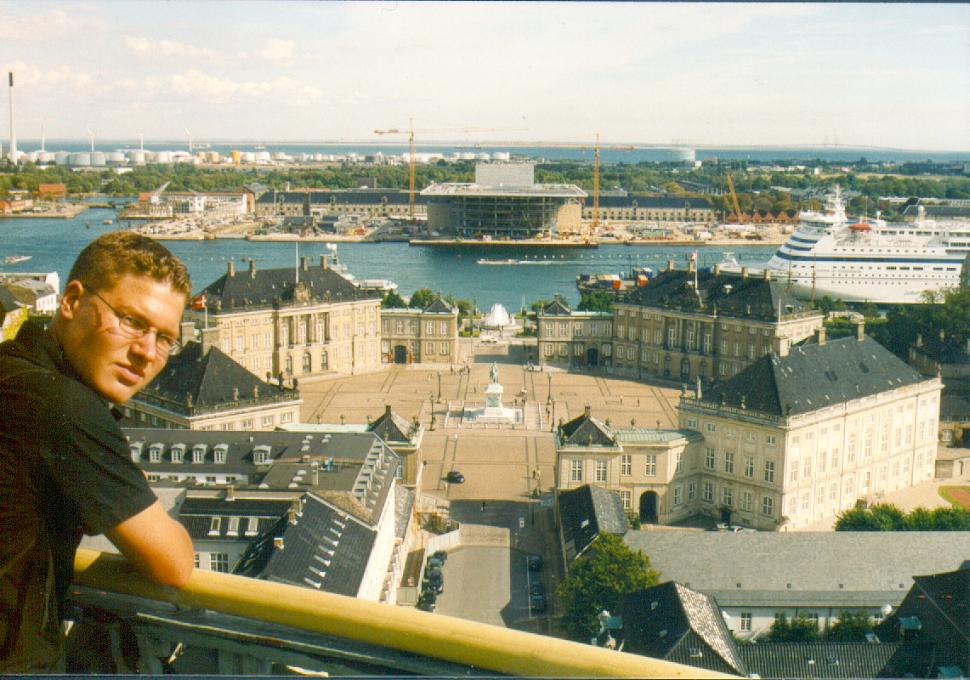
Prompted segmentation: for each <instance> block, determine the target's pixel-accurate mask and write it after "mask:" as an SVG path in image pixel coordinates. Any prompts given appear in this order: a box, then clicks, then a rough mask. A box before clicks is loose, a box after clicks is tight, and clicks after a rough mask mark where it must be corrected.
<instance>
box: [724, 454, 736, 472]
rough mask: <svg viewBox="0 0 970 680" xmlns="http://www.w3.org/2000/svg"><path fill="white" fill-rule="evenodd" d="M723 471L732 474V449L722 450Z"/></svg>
mask: <svg viewBox="0 0 970 680" xmlns="http://www.w3.org/2000/svg"><path fill="white" fill-rule="evenodd" d="M724 471H725V472H727V473H728V474H734V451H725V452H724Z"/></svg>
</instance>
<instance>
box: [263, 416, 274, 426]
mask: <svg viewBox="0 0 970 680" xmlns="http://www.w3.org/2000/svg"><path fill="white" fill-rule="evenodd" d="M260 423H262V426H263V427H273V416H263V419H262V420H261V421H260Z"/></svg>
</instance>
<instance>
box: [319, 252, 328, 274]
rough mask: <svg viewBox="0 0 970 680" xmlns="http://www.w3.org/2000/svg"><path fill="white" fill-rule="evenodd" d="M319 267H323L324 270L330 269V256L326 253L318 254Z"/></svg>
mask: <svg viewBox="0 0 970 680" xmlns="http://www.w3.org/2000/svg"><path fill="white" fill-rule="evenodd" d="M320 269H323V270H324V271H326V270H327V269H330V258H329V257H327V256H326V255H321V256H320Z"/></svg>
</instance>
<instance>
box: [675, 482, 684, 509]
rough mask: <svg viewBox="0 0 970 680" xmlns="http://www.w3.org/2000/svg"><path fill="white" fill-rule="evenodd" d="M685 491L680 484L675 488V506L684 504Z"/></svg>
mask: <svg viewBox="0 0 970 680" xmlns="http://www.w3.org/2000/svg"><path fill="white" fill-rule="evenodd" d="M683 491H684V489H683V488H682V487H681V486H680V484H678V485H676V486H675V487H674V505H680V504H681V503H683V502H684V498H683V496H684V494H683Z"/></svg>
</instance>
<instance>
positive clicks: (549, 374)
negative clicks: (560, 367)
mask: <svg viewBox="0 0 970 680" xmlns="http://www.w3.org/2000/svg"><path fill="white" fill-rule="evenodd" d="M546 378H548V379H549V391H548V393H547V394H546V403H547V404H549V403H551V402H552V373H547V374H546Z"/></svg>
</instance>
